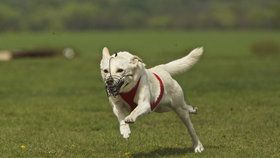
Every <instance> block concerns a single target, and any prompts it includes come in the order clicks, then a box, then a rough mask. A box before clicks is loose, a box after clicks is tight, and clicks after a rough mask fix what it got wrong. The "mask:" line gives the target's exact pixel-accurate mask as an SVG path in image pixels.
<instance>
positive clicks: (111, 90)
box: [106, 76, 124, 97]
mask: <svg viewBox="0 0 280 158" xmlns="http://www.w3.org/2000/svg"><path fill="white" fill-rule="evenodd" d="M123 84H124V78H123V77H112V76H110V77H108V78H107V79H106V92H107V95H108V96H114V97H115V96H117V95H118V94H119V93H120V90H121V87H122V85H123Z"/></svg>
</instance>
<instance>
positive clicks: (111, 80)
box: [106, 78, 114, 85]
mask: <svg viewBox="0 0 280 158" xmlns="http://www.w3.org/2000/svg"><path fill="white" fill-rule="evenodd" d="M106 84H107V85H113V84H114V79H113V78H108V79H107V80H106Z"/></svg>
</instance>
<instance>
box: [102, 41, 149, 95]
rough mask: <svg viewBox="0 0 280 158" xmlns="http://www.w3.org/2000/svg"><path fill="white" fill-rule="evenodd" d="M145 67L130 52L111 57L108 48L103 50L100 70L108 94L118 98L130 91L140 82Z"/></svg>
mask: <svg viewBox="0 0 280 158" xmlns="http://www.w3.org/2000/svg"><path fill="white" fill-rule="evenodd" d="M144 67H145V64H144V63H143V62H142V60H141V59H140V58H139V57H137V56H135V55H132V54H130V53H128V52H118V53H115V54H113V55H110V53H109V50H108V48H106V47H105V48H103V51H102V60H101V62H100V70H101V76H102V78H103V81H104V83H105V86H106V91H107V94H108V95H109V96H117V95H118V94H119V93H120V92H125V91H128V90H130V89H131V87H133V85H134V84H135V83H136V82H137V81H138V80H139V78H140V76H141V74H142V73H141V70H143V69H144Z"/></svg>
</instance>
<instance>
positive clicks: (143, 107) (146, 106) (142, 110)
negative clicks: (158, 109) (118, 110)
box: [124, 102, 151, 123]
mask: <svg viewBox="0 0 280 158" xmlns="http://www.w3.org/2000/svg"><path fill="white" fill-rule="evenodd" d="M149 112H151V106H150V103H149V102H142V103H141V102H140V103H138V106H137V107H136V108H135V109H134V110H133V111H132V112H131V113H130V114H129V115H128V116H127V117H126V118H125V119H124V121H125V122H126V123H134V122H135V121H136V119H137V118H138V117H139V116H141V115H143V114H146V113H149Z"/></svg>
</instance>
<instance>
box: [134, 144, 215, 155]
mask: <svg viewBox="0 0 280 158" xmlns="http://www.w3.org/2000/svg"><path fill="white" fill-rule="evenodd" d="M207 148H208V149H209V148H219V147H218V146H208V147H207V146H206V149H207ZM193 153H194V151H193V149H192V148H180V147H177V148H170V147H167V148H159V149H156V150H154V151H150V152H140V153H136V154H132V157H133V158H140V157H141V158H145V157H149V158H150V157H162V156H180V155H186V154H193Z"/></svg>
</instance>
